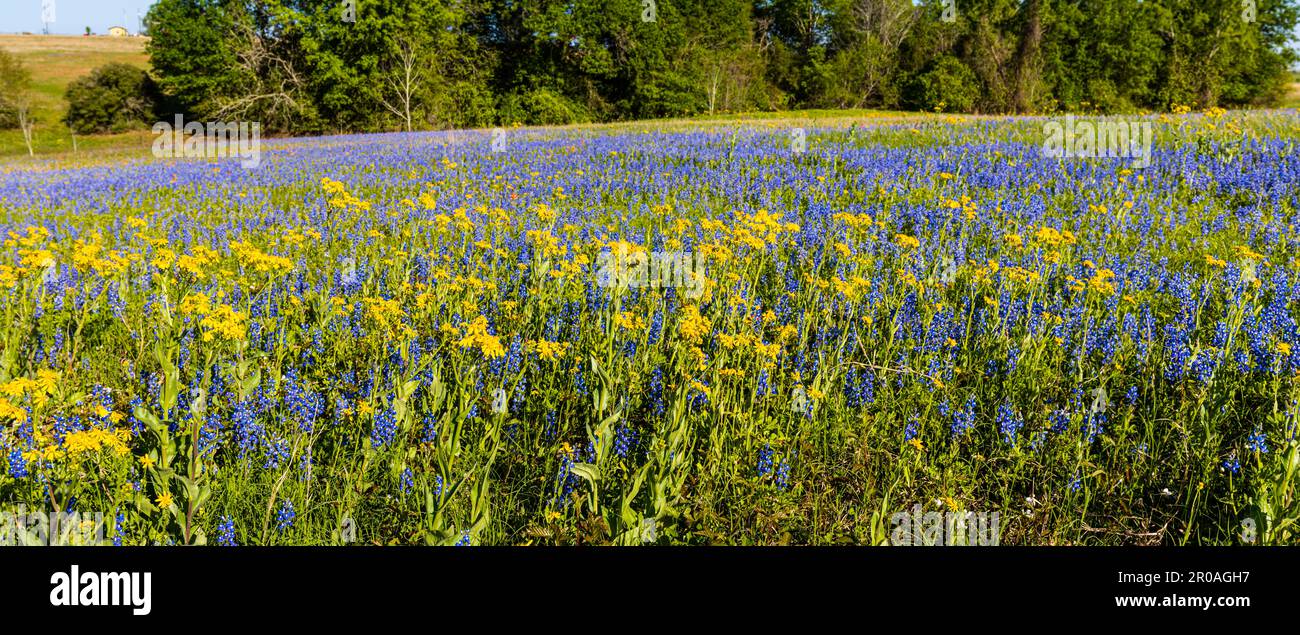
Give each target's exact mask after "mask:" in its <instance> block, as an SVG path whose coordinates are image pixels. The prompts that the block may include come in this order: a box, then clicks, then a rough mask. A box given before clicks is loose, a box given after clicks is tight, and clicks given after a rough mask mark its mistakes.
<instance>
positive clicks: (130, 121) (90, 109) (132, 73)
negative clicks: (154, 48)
mask: <svg viewBox="0 0 1300 635" xmlns="http://www.w3.org/2000/svg"><path fill="white" fill-rule="evenodd" d="M64 99H66V100H67V102H68V111H67V114H65V115H64V117H63V122H64V123H65V124H67V125H68V127H70V128H72V130H73V131H74V132H76V133H78V134H94V133H103V132H121V131H123V130H126V129H128V128H131V127H132V126H135V125H140V124H148V123H150V122H151V121H152V120H154V119H156V115H155V113H154V110H155V108H156V107H157V90H156V87H155V86H154V83H153V80H151V79H149V75H148V73H145V72H144V70H143V69H139V68H136V67H134V66H131V65H129V64H121V63H112V64H107V65H105V66H101V67H99V68H97V69H95V70H94V71H91V73H90V74H89V75H87V76H85V77H82V78H80V79H77V80H76V81H74V82H72V83H71V84H69V85H68V88H67V90H66V91H65V93H64Z"/></svg>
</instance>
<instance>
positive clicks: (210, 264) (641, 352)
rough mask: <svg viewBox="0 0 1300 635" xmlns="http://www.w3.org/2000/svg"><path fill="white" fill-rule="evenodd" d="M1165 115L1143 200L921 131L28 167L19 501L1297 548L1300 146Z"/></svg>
mask: <svg viewBox="0 0 1300 635" xmlns="http://www.w3.org/2000/svg"><path fill="white" fill-rule="evenodd" d="M1149 121H1150V122H1151V123H1152V125H1153V129H1154V131H1155V135H1154V136H1155V144H1154V149H1153V152H1152V155H1151V164H1150V165H1149V166H1148V167H1145V168H1144V169H1135V168H1134V167H1132V166H1131V165H1130V162H1129V161H1126V160H1123V159H1115V158H1099V159H1069V158H1065V159H1062V158H1047V157H1045V156H1043V152H1042V151H1041V147H1042V145H1043V141H1044V140H1043V121H1042V120H1040V119H1035V118H1002V119H990V118H968V117H962V118H958V117H942V116H914V117H908V118H893V119H891V118H879V119H875V120H872V119H858V120H826V121H820V120H803V121H800V120H794V121H781V120H764V121H754V120H750V121H736V120H733V121H716V122H708V123H703V122H697V123H676V124H668V123H664V124H635V125H621V126H611V127H575V128H515V129H511V130H509V131H507V133H506V142H507V143H505V144H495V143H494V139H493V138H492V137H493V135H492V134H490V133H489V132H488V131H460V132H434V133H413V134H392V135H382V134H381V135H361V136H348V137H327V138H318V139H283V140H267V141H264V142H263V144H262V145H263V155H264V156H263V157H262V160H261V163H260V166H258V167H257V168H256V169H243V168H241V167H240V166H239V164H238V161H237V160H235V159H231V160H222V161H211V162H209V161H201V160H170V161H155V160H140V161H127V162H116V163H113V164H112V165H105V166H89V167H80V168H68V169H60V170H48V169H27V170H8V171H4V172H3V173H0V235H2V237H3V248H2V249H0V305H3V311H4V322H3V325H0V329H3V350H2V352H0V501H4V502H5V505H8V506H11V507H12V506H16V505H24V506H26V507H27V508H33V509H56V510H78V511H82V512H103V513H104V515H105V519H106V520H105V522H106V525H107V527H106V535H107V537H108V539H109V540H111V541H112V542H113V543H116V544H121V545H142V544H207V545H217V544H221V545H234V544H238V545H321V544H324V545H375V544H384V545H386V544H440V545H453V544H460V545H465V544H469V545H522V544H542V545H551V544H561V545H569V544H622V545H632V544H637V545H640V544H692V545H700V544H738V545H744V544H817V545H826V544H861V545H878V544H886V543H888V542H889V537H890V530H891V527H890V517H891V515H893V514H895V513H897V512H899V511H907V510H912V509H916V506H918V505H919V506H920V509H922V510H926V511H977V512H999V513H1000V519H1001V520H1000V526H1001V540H1000V544H1031V545H1043V544H1165V545H1176V544H1197V545H1208V544H1247V543H1253V544H1295V543H1297V542H1300V527H1297V525H1296V523H1297V522H1298V521H1300V501H1298V500H1297V496H1296V494H1297V492H1296V488H1297V475H1296V471H1297V468H1298V467H1300V456H1298V454H1297V453H1298V451H1300V450H1298V448H1300V446H1298V445H1297V441H1296V439H1295V432H1296V415H1297V411H1300V401H1298V399H1300V395H1298V394H1297V388H1298V387H1297V378H1298V377H1300V330H1298V325H1297V321H1296V318H1297V315H1300V305H1298V304H1297V302H1298V301H1300V260H1297V257H1298V256H1300V253H1298V248H1300V233H1297V228H1296V227H1295V225H1294V223H1295V221H1296V216H1297V213H1298V212H1300V154H1298V153H1297V151H1296V144H1297V140H1300V120H1298V119H1297V117H1296V113H1295V111H1274V112H1262V113H1250V114H1248V113H1239V112H1223V111H1217V110H1216V111H1211V112H1207V113H1185V114H1177V115H1163V116H1161V115H1155V116H1151V117H1150V118H1149ZM795 127H799V130H800V134H801V135H802V134H805V133H806V137H804V138H805V139H806V150H805V151H796V150H798V149H799V148H793V147H792V134H791V130H792V129H794V128H795ZM665 263H667V264H665ZM651 264H654V265H655V266H653V267H652V266H650V265H651ZM1243 528H1245V529H1243Z"/></svg>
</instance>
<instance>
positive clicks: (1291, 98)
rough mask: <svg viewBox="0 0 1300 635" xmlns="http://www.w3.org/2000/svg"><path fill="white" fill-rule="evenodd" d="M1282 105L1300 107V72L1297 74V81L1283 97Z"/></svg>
mask: <svg viewBox="0 0 1300 635" xmlns="http://www.w3.org/2000/svg"><path fill="white" fill-rule="evenodd" d="M1282 107H1284V108H1300V73H1296V74H1295V82H1293V83H1292V84H1291V90H1290V91H1288V92H1287V94H1286V97H1283V98H1282Z"/></svg>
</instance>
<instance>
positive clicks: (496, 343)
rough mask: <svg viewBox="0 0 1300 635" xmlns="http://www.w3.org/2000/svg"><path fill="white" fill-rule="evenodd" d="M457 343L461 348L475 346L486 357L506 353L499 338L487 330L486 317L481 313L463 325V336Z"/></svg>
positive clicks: (500, 355) (495, 356)
mask: <svg viewBox="0 0 1300 635" xmlns="http://www.w3.org/2000/svg"><path fill="white" fill-rule="evenodd" d="M458 345H459V346H460V347H461V348H474V347H477V348H478V349H479V350H480V351H482V352H483V356H484V357H486V358H488V359H495V358H497V357H502V356H504V355H505V354H506V349H505V347H503V346H501V340H500V339H499V338H498V337H497V336H495V335H491V334H489V333H488V332H487V317H485V316H482V315H480V316H478V317H477V318H475V319H474V321H473V322H470V323H469V324H467V325H465V337H463V338H461V340H460V342H459V343H458Z"/></svg>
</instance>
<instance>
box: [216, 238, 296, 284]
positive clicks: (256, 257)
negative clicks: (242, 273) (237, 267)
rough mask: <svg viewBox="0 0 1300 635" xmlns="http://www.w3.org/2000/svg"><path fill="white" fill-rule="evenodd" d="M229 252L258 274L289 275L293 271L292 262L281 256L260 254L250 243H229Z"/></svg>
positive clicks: (260, 251)
mask: <svg viewBox="0 0 1300 635" xmlns="http://www.w3.org/2000/svg"><path fill="white" fill-rule="evenodd" d="M230 250H231V251H233V252H234V253H235V255H236V256H238V257H239V261H240V262H241V263H243V264H244V265H246V266H248V267H252V269H253V270H254V271H256V272H258V273H267V274H271V275H273V276H278V275H282V274H286V273H289V272H290V271H292V270H293V261H292V260H289V259H288V258H284V257H282V256H273V255H271V254H267V253H264V252H262V250H260V249H258V248H257V247H256V246H254V245H253V244H252V243H247V242H240V241H235V242H232V243H230Z"/></svg>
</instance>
